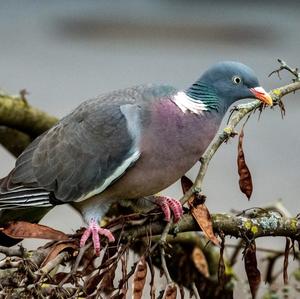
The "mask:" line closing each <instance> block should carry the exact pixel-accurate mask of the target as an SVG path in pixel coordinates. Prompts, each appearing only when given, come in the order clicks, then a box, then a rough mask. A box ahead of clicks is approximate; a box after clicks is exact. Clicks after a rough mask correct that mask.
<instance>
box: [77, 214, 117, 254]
mask: <svg viewBox="0 0 300 299" xmlns="http://www.w3.org/2000/svg"><path fill="white" fill-rule="evenodd" d="M99 235H103V236H105V237H106V238H107V239H108V242H114V241H115V238H114V236H113V234H112V233H111V232H110V231H109V230H108V229H105V228H101V227H100V226H99V225H98V223H97V222H96V221H95V220H94V219H92V220H91V221H90V223H89V226H88V228H87V229H86V230H85V231H84V233H83V235H82V237H81V239H80V247H83V246H84V245H85V243H86V241H87V240H88V238H89V237H90V236H92V240H93V245H94V249H95V254H96V255H99V254H100V249H101V245H100V238H99Z"/></svg>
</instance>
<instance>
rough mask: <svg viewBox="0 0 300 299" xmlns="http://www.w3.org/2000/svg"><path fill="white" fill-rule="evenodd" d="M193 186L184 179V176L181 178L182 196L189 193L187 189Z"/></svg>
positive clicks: (186, 178) (188, 180) (189, 181)
mask: <svg viewBox="0 0 300 299" xmlns="http://www.w3.org/2000/svg"><path fill="white" fill-rule="evenodd" d="M192 186H193V182H192V181H191V180H190V179H189V178H188V177H186V176H185V175H184V176H182V177H181V188H182V192H183V194H185V193H186V192H188V191H189V189H190V188H191V187H192Z"/></svg>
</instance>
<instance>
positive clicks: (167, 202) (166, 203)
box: [153, 196, 183, 223]
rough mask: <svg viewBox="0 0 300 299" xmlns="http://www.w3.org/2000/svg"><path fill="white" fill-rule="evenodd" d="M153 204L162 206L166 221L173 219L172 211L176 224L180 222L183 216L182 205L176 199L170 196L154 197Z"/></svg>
mask: <svg viewBox="0 0 300 299" xmlns="http://www.w3.org/2000/svg"><path fill="white" fill-rule="evenodd" d="M153 202H154V203H156V204H157V205H159V206H160V208H161V209H162V211H163V213H164V215H165V220H166V221H168V222H169V221H170V219H171V211H172V212H173V215H174V222H175V223H176V222H178V221H179V219H180V218H181V216H182V215H183V209H182V204H181V202H180V201H179V200H177V199H175V198H171V197H168V196H154V200H153Z"/></svg>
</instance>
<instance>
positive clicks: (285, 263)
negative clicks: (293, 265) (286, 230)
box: [283, 238, 290, 284]
mask: <svg viewBox="0 0 300 299" xmlns="http://www.w3.org/2000/svg"><path fill="white" fill-rule="evenodd" d="M289 254H290V239H289V238H286V241H285V250H284V260H283V281H284V284H288V283H289V277H288V273H287V269H288V264H289Z"/></svg>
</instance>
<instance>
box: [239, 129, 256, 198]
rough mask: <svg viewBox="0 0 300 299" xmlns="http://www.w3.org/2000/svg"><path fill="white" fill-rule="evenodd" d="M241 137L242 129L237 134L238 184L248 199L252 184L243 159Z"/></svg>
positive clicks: (242, 136) (242, 137)
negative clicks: (238, 134)
mask: <svg viewBox="0 0 300 299" xmlns="http://www.w3.org/2000/svg"><path fill="white" fill-rule="evenodd" d="M243 139H244V130H243V129H242V130H241V133H240V136H239V143H238V156H237V164H238V173H239V176H240V179H239V185H240V189H241V191H242V192H243V193H244V194H245V195H246V196H247V198H248V200H249V199H250V197H251V194H252V191H253V184H252V178H251V173H250V171H249V168H248V166H247V164H246V160H245V155H244V150H243Z"/></svg>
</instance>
